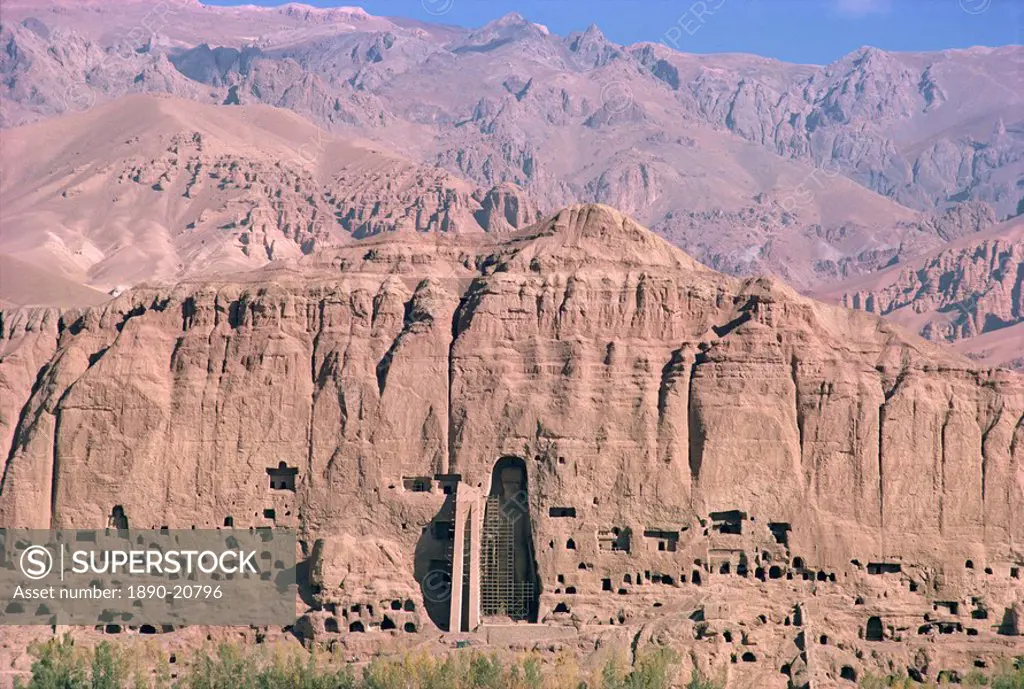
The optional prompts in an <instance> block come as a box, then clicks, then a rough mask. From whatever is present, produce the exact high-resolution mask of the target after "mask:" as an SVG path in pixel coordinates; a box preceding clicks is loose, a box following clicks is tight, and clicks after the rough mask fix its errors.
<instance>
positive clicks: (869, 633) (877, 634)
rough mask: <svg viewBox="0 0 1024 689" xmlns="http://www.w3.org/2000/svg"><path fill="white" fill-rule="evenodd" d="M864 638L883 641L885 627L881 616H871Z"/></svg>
mask: <svg viewBox="0 0 1024 689" xmlns="http://www.w3.org/2000/svg"><path fill="white" fill-rule="evenodd" d="M864 638H865V639H866V640H868V641H881V640H882V639H884V638H885V628H884V627H883V626H882V619H881V618H880V617H869V618H868V624H867V628H866V629H865V631H864Z"/></svg>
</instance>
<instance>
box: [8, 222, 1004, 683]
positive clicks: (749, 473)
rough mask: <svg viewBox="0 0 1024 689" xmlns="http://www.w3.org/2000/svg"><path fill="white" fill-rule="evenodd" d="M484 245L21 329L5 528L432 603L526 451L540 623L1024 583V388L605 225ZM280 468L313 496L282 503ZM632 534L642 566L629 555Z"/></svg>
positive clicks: (541, 231) (374, 254)
mask: <svg viewBox="0 0 1024 689" xmlns="http://www.w3.org/2000/svg"><path fill="white" fill-rule="evenodd" d="M485 241H486V242H487V243H484V244H477V245H470V244H461V243H457V242H445V243H440V242H437V241H431V240H429V239H428V238H417V237H412V238H409V239H401V240H399V239H393V240H390V241H382V240H369V241H368V243H362V244H360V245H359V246H356V247H345V248H341V249H336V250H331V251H330V252H328V253H321V254H316V255H314V256H310V257H306V258H305V259H302V260H301V261H299V262H298V263H296V264H291V265H288V266H280V267H277V266H271V267H268V268H266V269H263V270H261V271H259V272H257V273H249V274H244V275H242V276H240V277H238V278H237V279H235V280H229V279H225V280H222V281H217V282H210V281H207V282H186V283H182V284H180V285H178V286H177V287H175V288H173V289H170V290H147V289H138V290H133V291H131V292H127V293H125V294H123V295H121V296H120V297H118V298H116V299H115V300H113V301H112V302H110V303H109V304H107V305H105V306H103V307H98V308H93V309H90V310H86V311H83V312H81V313H78V312H76V313H72V314H69V313H65V314H62V315H61V317H60V320H59V324H58V323H56V322H55V319H56V314H54V313H52V312H32V313H27V312H11V313H5V314H3V323H4V329H3V335H4V338H5V341H3V342H2V343H0V344H2V345H3V347H4V349H3V350H2V351H3V352H4V353H5V354H4V357H3V358H2V359H0V382H2V383H3V384H4V385H5V386H6V390H7V391H10V394H7V392H6V391H5V394H4V406H3V407H2V408H0V413H2V416H0V422H2V426H0V428H3V429H4V432H5V436H4V438H3V439H4V449H5V454H4V456H5V457H6V464H5V467H4V475H3V483H2V487H0V524H4V525H7V526H14V525H18V526H33V527H49V526H54V527H57V526H63V527H93V526H103V525H105V524H106V523H107V519H108V515H110V513H111V510H112V508H113V506H114V505H121V506H122V507H123V508H124V511H125V514H126V515H127V516H128V518H129V520H130V522H131V524H132V525H133V526H140V527H159V526H163V525H167V526H170V527H171V528H175V527H184V528H187V527H189V526H191V525H195V526H197V527H200V528H213V527H220V526H223V525H226V524H229V523H230V524H233V526H235V527H246V526H261V525H269V524H272V523H277V524H286V525H292V526H297V527H299V528H300V529H301V533H302V534H303V538H304V539H306V540H307V542H309V543H312V542H313V541H314V540H316V539H323V540H322V541H321V542H320V545H319V546H318V547H317V549H316V552H315V558H316V559H317V563H316V564H317V567H318V568H319V569H316V571H317V572H319V573H320V574H317V577H318V580H317V581H318V585H320V586H321V588H320V595H321V596H323V597H324V598H323V600H335V601H343V602H344V601H347V602H352V601H354V600H360V598H359V597H360V596H364V597H366V598H367V599H374V597H376V598H380V597H381V596H386V595H391V594H396V595H397V594H398V593H401V594H403V595H411V596H413V597H416V600H417V601H419V600H421V599H420V598H418V597H417V596H419V593H418V587H417V582H420V583H422V581H421V579H422V576H423V574H424V570H423V568H422V566H421V563H420V562H418V561H417V559H416V558H417V551H418V547H419V541H420V540H421V539H422V538H423V537H424V536H423V533H424V529H425V528H426V527H427V525H429V524H430V523H431V520H432V518H433V516H434V515H435V513H437V512H438V510H439V509H441V507H442V503H443V502H444V499H445V496H444V495H440V494H439V493H438V492H437V491H434V490H426V491H421V490H419V488H418V487H417V483H416V482H417V480H419V479H421V478H422V479H423V480H425V481H426V483H427V485H432V480H433V477H434V476H436V475H448V474H460V475H461V480H462V482H463V483H467V484H471V485H472V486H477V487H480V488H482V489H483V490H485V491H486V490H487V486H488V485H489V481H490V480H491V471H492V467H493V466H494V465H495V462H496V461H497V460H498V458H500V457H505V456H512V457H518V458H521V459H523V460H525V462H526V464H527V467H528V476H529V510H530V514H531V519H532V520H533V524H534V526H533V528H534V538H535V543H536V559H537V564H538V568H539V569H538V571H539V577H540V580H541V582H542V585H543V587H544V591H543V595H542V616H543V615H544V614H547V613H550V612H551V608H552V607H553V606H554V603H555V602H556V594H557V593H559V592H561V590H562V588H561V582H562V580H563V579H564V578H565V577H566V576H568V577H569V578H570V579H571V581H572V583H573V591H574V592H575V591H577V590H578V591H579V595H580V596H581V598H580V600H581V601H582V600H584V598H583V595H584V594H592V595H593V596H594V599H593V601H591V603H589V604H588V605H589V606H590V607H586V606H585V605H584V604H583V603H582V602H581V603H580V608H579V610H581V611H590V612H589V613H586V612H580V613H578V614H580V615H583V618H584V621H588V623H595V624H597V623H600V619H601V618H607V617H608V615H607V614H605V613H606V611H604V609H603V608H602V605H604V606H605V607H607V605H612V604H613V605H614V606H622V605H627V602H628V601H633V600H634V599H632V598H629V597H626V598H616V599H615V600H613V601H611V602H610V603H605V604H602V603H600V600H599V598H600V596H601V595H602V594H601V591H602V586H603V584H602V580H603V579H608V580H609V581H611V580H614V581H615V582H618V581H620V580H621V579H622V570H624V571H627V572H639V571H643V570H644V568H645V567H646V568H647V569H649V570H652V571H654V570H656V571H657V572H661V573H663V574H665V575H668V574H669V573H670V572H671V573H672V576H670V577H669V582H670V583H674V585H675V586H680V585H681V582H680V581H679V573H680V572H682V573H683V574H684V576H683V578H682V582H685V581H686V576H685V575H688V574H689V573H690V570H692V569H696V568H699V569H700V571H702V572H704V575H703V576H704V577H705V578H706V577H708V576H709V574H708V570H707V569H706V568H707V567H708V566H709V564H708V563H709V559H708V558H711V559H712V560H713V559H714V557H716V555H715V553H718V554H719V555H721V553H725V554H726V555H725V557H727V558H729V557H732V558H734V559H735V557H737V556H739V557H741V560H742V562H743V567H744V571H745V570H746V567H747V563H748V562H749V565H750V570H751V572H752V571H753V569H754V568H755V566H758V567H760V566H761V565H763V566H764V567H765V568H767V567H768V563H769V562H774V563H775V564H776V565H778V564H781V565H782V566H783V567H786V568H789V571H790V572H791V573H792V572H796V573H797V578H798V579H799V577H800V573H802V572H804V571H807V570H810V571H811V574H812V580H813V573H814V571H815V570H817V571H821V572H826V573H832V574H836V573H839V576H840V577H843V578H847V577H852V579H851V580H850V581H847V583H845V584H843V585H844V586H847V585H848V586H850V587H856V586H858V585H859V584H856V583H855V582H856V581H859V579H857V578H858V577H861V578H864V572H863V568H862V563H868V562H899V563H902V567H903V571H904V572H905V573H906V574H905V575H904V576H911V577H914V578H915V579H916V580H918V581H928V582H931V583H929V584H928V585H929V587H935V588H934V589H933V588H930V589H929V591H930V594H929V595H931V594H935V591H936V590H939V588H941V587H943V586H944V587H962V586H967V584H965V583H964V582H963V581H962V580H961V577H962V572H963V563H964V561H965V560H967V559H971V560H973V561H974V562H978V563H982V562H984V563H989V564H990V565H991V566H993V567H996V568H997V570H998V572H1000V573H1001V576H1002V577H1004V578H1005V577H1006V576H1007V575H1006V573H1003V572H1002V570H1003V569H1007V571H1009V569H1008V568H1009V566H1010V565H1011V564H1014V563H1020V562H1021V561H1022V560H1024V522H1022V521H1021V520H1020V519H1019V518H1017V517H1016V516H1015V515H1020V514H1022V513H1024V465H1022V460H1024V383H1022V381H1021V379H1020V378H1019V377H1018V376H1016V375H1015V374H1012V373H1010V372H1007V371H1000V370H994V369H993V370H983V369H980V368H978V367H976V366H975V365H972V364H971V363H970V362H969V361H968V360H966V359H962V358H960V357H958V356H956V355H953V354H951V353H949V352H948V350H945V349H941V348H939V347H937V346H935V345H932V344H929V343H927V342H925V341H923V340H918V339H917V338H915V337H913V336H910V335H906V334H904V333H903V332H902V331H900V330H897V329H895V328H894V327H892V326H890V325H888V324H886V323H885V322H883V321H881V320H879V319H878V318H876V317H874V316H871V315H867V314H860V313H856V312H852V311H847V310H844V309H840V308H836V307H829V306H826V305H823V304H820V303H817V302H814V301H811V300H809V299H806V298H803V297H801V296H798V295H797V294H796V293H795V292H793V291H792V290H790V289H789V288H787V287H784V286H782V285H780V284H778V283H775V282H771V281H766V280H748V281H745V282H741V281H738V280H735V279H733V278H729V277H726V276H722V275H719V274H717V273H714V272H712V271H710V270H708V269H706V268H704V267H702V266H700V265H699V264H697V263H696V262H694V261H693V260H691V259H689V258H688V257H687V256H685V255H684V254H682V253H681V252H680V251H678V250H677V249H675V248H673V247H671V246H670V245H668V244H667V243H665V242H664V241H663V240H661V239H659V238H657V237H656V236H654V235H653V234H651V233H649V232H648V231H647V230H645V229H643V228H641V227H639V226H638V225H636V224H635V223H633V222H632V221H631V220H629V219H627V218H625V217H624V216H622V215H620V214H618V213H617V212H615V211H613V210H612V209H610V208H607V207H603V206H576V207H572V208H569V209H566V210H564V211H562V212H560V213H559V214H558V215H557V216H555V217H554V218H553V219H551V220H549V221H547V222H545V223H542V224H539V225H536V226H534V227H532V228H529V229H527V230H525V231H520V232H517V233H514V234H511V235H508V236H506V237H504V238H501V239H496V238H489V239H487V240H485ZM29 324H31V325H29ZM33 381H34V382H33ZM12 429H14V430H13V439H12ZM280 462H285V463H286V464H287V465H288V466H291V467H295V468H298V470H299V480H298V484H297V489H296V491H295V492H293V493H292V492H282V491H273V490H268V489H267V480H266V479H267V470H268V468H272V467H277V466H278V465H279V463H280ZM553 508H558V509H553ZM561 508H572V509H573V515H575V516H574V517H573V518H571V519H564V518H559V517H557V514H562V513H561V512H559V511H558V510H560V509H561ZM270 510H272V511H270ZM731 511H738V512H740V513H742V514H743V515H744V517H743V518H744V519H745V520H746V519H748V518H749V521H746V522H745V525H746V526H745V527H744V528H745V529H748V530H745V531H744V534H748V535H744V536H742V537H740V536H736V537H735V538H736V539H738V540H735V541H732V542H730V544H729V545H728V547H725V546H722V545H721V544H719V545H715V544H714V540H713V539H715V538H716V537H717V538H719V539H722V538H726V540H728V538H729V537H725V536H722V535H720V534H715V533H713V534H711V535H710V536H709V533H708V530H707V529H708V526H707V520H708V519H709V515H713V514H719V515H720V514H722V513H728V512H731ZM229 517H230V518H231V520H230V522H226V521H225V520H226V519H227V518H229ZM713 520H714V518H712V521H713ZM755 520H756V521H755ZM766 525H767V526H766ZM768 527H770V528H772V529H773V531H772V534H775V535H776V536H775V538H772V536H771V534H769V532H768ZM783 527H784V528H783ZM613 529H614V530H615V533H618V534H622V533H627V534H632V544H631V545H628V546H627V548H626V549H627V550H628V551H629V552H628V554H623V553H618V552H607V551H606V549H605V545H606V542H605V541H606V535H607V534H608V533H611V532H612V530H613ZM669 531H671V532H672V533H674V534H675V535H674V536H673V537H671V538H670V539H669V540H671V539H672V538H674V539H675V540H671V542H672V547H671V548H670V549H668V550H667V551H665V552H662V550H663V549H660V548H656V547H654V544H655V542H656V541H657V540H658V538H669V537H668V536H663V535H662V536H659V535H658V534H663V533H667V532H669ZM762 531H763V532H764V533H763V534H761V532H762ZM782 532H785V537H784V538H783V537H781V536H779V534H780V533H782ZM725 533H728V531H726V532H725ZM749 534H755V535H749ZM709 539H711V540H709ZM758 539H762V540H764V539H766V540H764V543H762V544H761V545H758V544H759V543H761V541H759V540H758ZM569 541H572V547H571V548H570V547H568V545H567V544H568V542H569ZM549 543H550V545H549ZM769 552H771V553H772V555H769ZM701 553H703V555H701ZM740 553H742V555H739V554H740ZM695 554H696V557H695ZM623 557H625V558H626V559H623ZM794 558H795V559H794ZM695 559H696V560H697V563H696V565H695V564H694V560H695ZM796 560H799V561H800V562H799V565H797V564H791V563H795V562H796ZM851 561H855V564H851ZM382 563H387V564H388V566H387V567H384V568H383V570H382ZM581 563H583V564H581ZM652 563H653V564H652ZM584 565H586V567H585V566H584ZM735 566H736V563H733V567H734V569H733V571H735ZM980 566H981V565H980V564H979V567H980ZM716 567H717V565H716ZM726 569H728V568H726ZM717 572H718V570H717V569H716V570H715V573H716V574H717ZM660 576H661V575H659V577H660ZM556 577H558V579H559V584H555V583H554V582H555V580H556ZM936 577H938V579H936ZM698 578H699V577H698ZM762 578H763V574H762ZM804 578H806V576H805V577H804ZM833 580H834V577H833ZM338 581H342V582H343V588H342V589H339V588H336V587H337V586H338ZM715 581H717V580H715ZM637 583H638V584H639V581H638V582H637ZM1000 586H1002V585H1001V584H1000V585H996V584H991V586H990V590H989V593H988V594H986V595H989V596H992V597H994V599H996V600H998V601H999V602H1000V603H1001V602H1004V601H1003V599H1004V598H1005V599H1006V601H1009V600H1010V599H1012V598H1013V594H1012V591H1013V588H1012V587H1011V588H1010V589H1008V590H1009V592H1010V593H1008V594H1007V593H1006V589H1005V587H1004V588H1000ZM615 587H616V588H617V587H618V584H615ZM623 590H625V589H623ZM629 590H630V591H632V590H633V589H632V587H630V589H629ZM957 590H959V591H960V592H961V593H962V592H963V591H966V590H967V589H966V588H962V589H957ZM999 591H1003V593H998V592H999ZM681 592H683V593H685V589H682V590H681ZM1018 592H1019V587H1018ZM603 595H611V594H603ZM665 595H669V594H665ZM787 595H788V594H787ZM915 595H917V594H915ZM922 595H923V594H922ZM935 595H938V594H935ZM1000 596H1002V598H1000ZM783 598H785V596H783ZM627 599H628V601H627ZM785 599H786V600H788V598H785ZM780 600H781V599H780ZM375 604H376V603H375ZM630 604H638V603H635V602H633V603H630ZM574 605H576V604H575V603H574ZM644 605H646V606H647V608H649V602H647V603H644ZM545 606H546V607H545ZM627 607H628V605H627ZM545 610H546V611H547V613H545V612H544V611H545ZM346 614H347V613H346ZM633 614H634V613H632V612H631V613H630V615H633ZM643 614H645V615H646V614H649V611H647V612H644V613H643ZM557 617H558V616H557V615H555V616H554V617H551V619H552V620H554V619H556V618H557ZM574 619H575V618H574ZM779 620H781V617H780V618H779ZM422 622H423V623H425V620H423V621H422ZM862 622H863V621H860V622H858V623H857V624H860V623H862ZM335 624H336V623H335ZM687 624H691V623H689V622H687ZM691 626H692V624H691ZM319 629H320V630H321V631H322V630H323V629H324V627H323V626H321V627H319ZM328 629H329V628H328ZM850 633H853V634H856V625H854V626H852V627H851V628H850ZM786 652H788V651H786ZM794 652H795V651H794ZM778 653H780V654H784V652H783V651H781V650H780V651H778ZM780 657H782V656H781V655H780ZM787 662H788V661H787ZM777 667H778V666H777V665H776V669H775V670H772V672H774V673H776V674H777Z"/></svg>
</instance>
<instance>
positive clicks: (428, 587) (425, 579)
mask: <svg viewBox="0 0 1024 689" xmlns="http://www.w3.org/2000/svg"><path fill="white" fill-rule="evenodd" d="M454 542H455V494H454V493H452V494H449V495H448V496H447V497H446V498H445V501H444V504H443V505H441V509H439V510H438V511H437V514H435V515H434V518H433V519H431V520H430V523H429V524H427V525H426V526H425V527H423V533H422V534H420V539H419V541H417V542H416V552H415V554H414V555H413V578H415V580H416V583H418V584H419V585H420V593H421V594H422V595H423V608H424V610H426V613H427V617H429V618H430V621H431V622H433V623H434V624H435V625H436V626H437V627H438V628H439V629H441V630H442V631H448V626H449V621H450V610H449V605H450V603H451V597H452V548H453V545H454Z"/></svg>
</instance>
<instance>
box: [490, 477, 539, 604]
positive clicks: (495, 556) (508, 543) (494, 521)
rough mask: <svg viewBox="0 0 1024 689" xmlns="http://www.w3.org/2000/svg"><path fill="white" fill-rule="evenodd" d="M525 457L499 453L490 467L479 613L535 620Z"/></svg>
mask: <svg viewBox="0 0 1024 689" xmlns="http://www.w3.org/2000/svg"><path fill="white" fill-rule="evenodd" d="M529 505H530V502H529V492H528V479H527V474H526V462H525V461H524V460H523V459H522V458H520V457H502V458H501V459H499V460H498V461H497V462H496V463H495V465H494V469H493V471H492V472H491V489H490V491H489V492H488V494H487V506H486V509H485V510H484V528H483V537H482V539H481V560H482V561H481V563H480V564H481V567H480V579H481V582H480V583H481V587H480V588H481V595H480V607H481V614H482V615H483V616H484V617H485V618H486V617H507V618H511V619H512V620H517V621H526V622H536V621H537V613H538V609H539V602H540V581H539V580H538V578H537V562H536V556H535V549H534V544H533V528H532V525H531V522H530V510H529Z"/></svg>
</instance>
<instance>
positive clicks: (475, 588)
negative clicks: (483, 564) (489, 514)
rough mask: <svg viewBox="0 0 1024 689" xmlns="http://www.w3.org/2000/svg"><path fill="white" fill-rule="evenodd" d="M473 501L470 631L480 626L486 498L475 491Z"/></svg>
mask: <svg viewBox="0 0 1024 689" xmlns="http://www.w3.org/2000/svg"><path fill="white" fill-rule="evenodd" d="M472 501H473V502H472V509H470V512H469V524H470V538H469V615H468V619H467V620H466V623H467V629H469V631H473V630H474V629H476V628H477V627H479V626H480V556H481V548H480V542H481V541H482V540H483V532H484V500H483V498H482V496H481V495H480V494H479V493H477V492H476V491H473V497H472Z"/></svg>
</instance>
